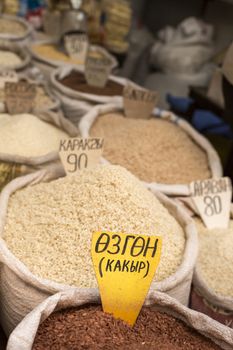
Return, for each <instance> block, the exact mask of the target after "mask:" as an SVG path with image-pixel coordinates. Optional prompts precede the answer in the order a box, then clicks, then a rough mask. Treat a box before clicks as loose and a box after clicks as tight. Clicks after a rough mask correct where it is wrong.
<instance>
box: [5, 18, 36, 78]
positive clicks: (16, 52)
mask: <svg viewBox="0 0 233 350" xmlns="http://www.w3.org/2000/svg"><path fill="white" fill-rule="evenodd" d="M0 23H1V16H0ZM30 62H31V56H30V54H29V52H28V51H27V49H26V48H25V47H23V46H21V45H20V44H18V43H15V42H10V41H7V40H2V39H0V70H1V69H12V70H16V71H17V72H22V71H23V70H26V69H27V68H28V66H29V64H30Z"/></svg>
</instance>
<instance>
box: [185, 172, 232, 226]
mask: <svg viewBox="0 0 233 350" xmlns="http://www.w3.org/2000/svg"><path fill="white" fill-rule="evenodd" d="M190 191H191V196H192V200H193V202H194V204H195V206H196V208H197V211H198V212H199V214H200V216H201V218H202V220H203V222H204V224H205V225H206V227H207V228H208V229H212V228H216V227H219V228H227V227H228V224H229V219H230V206H231V197H232V184H231V180H230V178H228V177H222V178H218V179H209V180H199V181H194V182H192V183H191V184H190Z"/></svg>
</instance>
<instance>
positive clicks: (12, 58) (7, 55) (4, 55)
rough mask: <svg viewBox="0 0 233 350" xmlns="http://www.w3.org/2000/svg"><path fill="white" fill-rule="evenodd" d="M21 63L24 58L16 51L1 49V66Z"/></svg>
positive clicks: (12, 65)
mask: <svg viewBox="0 0 233 350" xmlns="http://www.w3.org/2000/svg"><path fill="white" fill-rule="evenodd" d="M20 63H22V60H21V58H20V57H19V56H18V55H17V54H16V53H14V52H11V51H5V50H0V66H4V67H14V66H16V65H18V64H20Z"/></svg>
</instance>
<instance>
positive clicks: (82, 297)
mask: <svg viewBox="0 0 233 350" xmlns="http://www.w3.org/2000/svg"><path fill="white" fill-rule="evenodd" d="M90 303H91V304H95V303H99V299H98V297H97V295H96V293H95V292H93V291H92V290H90V291H88V292H87V293H85V292H80V291H79V290H77V289H69V290H67V291H65V292H61V293H57V294H55V295H53V296H51V297H50V298H48V299H46V300H45V301H44V302H43V303H41V304H40V305H38V306H37V307H36V308H35V309H34V310H33V311H32V312H30V313H29V314H28V315H27V316H26V317H25V318H24V319H23V320H22V322H21V323H20V324H19V325H18V326H17V327H16V328H15V330H14V331H13V332H12V334H11V335H10V338H9V341H8V344H7V350H18V349H20V350H31V349H32V346H33V342H34V339H35V336H36V333H37V330H38V328H39V325H40V324H41V323H42V322H43V321H44V320H46V319H47V318H48V317H49V316H50V315H51V314H52V313H53V312H56V311H59V310H62V309H66V308H70V307H82V306H83V307H85V306H86V305H87V304H90ZM147 306H153V309H154V310H158V311H160V312H164V313H166V314H168V315H172V316H173V317H175V318H176V319H178V320H181V321H182V322H184V323H185V324H186V325H188V326H189V327H190V328H192V329H194V330H196V331H197V332H198V333H200V334H202V335H204V336H205V337H207V338H209V339H211V340H212V341H213V342H214V343H216V344H217V345H219V346H220V347H221V348H222V349H225V350H230V349H232V348H233V330H231V329H229V328H227V327H225V326H223V325H221V324H219V323H218V322H216V321H214V320H212V319H210V318H209V317H207V316H205V315H202V314H200V313H198V312H195V311H193V310H191V309H188V308H187V307H185V306H183V305H182V304H180V303H179V302H177V301H176V300H175V299H173V298H171V297H170V296H168V295H166V294H164V293H160V292H152V293H150V294H149V295H148V297H147V299H146V301H145V304H144V307H147Z"/></svg>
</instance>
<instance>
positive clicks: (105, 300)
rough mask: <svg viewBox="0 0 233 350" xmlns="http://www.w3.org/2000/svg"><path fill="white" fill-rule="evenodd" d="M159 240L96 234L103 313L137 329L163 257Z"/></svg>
mask: <svg viewBox="0 0 233 350" xmlns="http://www.w3.org/2000/svg"><path fill="white" fill-rule="evenodd" d="M161 247H162V239H161V237H156V236H146V235H136V234H135V235H134V234H125V233H114V232H105V231H103V232H95V233H94V234H93V236H92V246H91V253H92V261H93V265H94V269H95V273H96V277H97V281H98V285H99V290H100V296H101V300H102V306H103V310H104V311H105V312H107V313H111V314H113V316H114V317H115V318H120V319H122V320H124V321H125V322H127V323H129V324H130V325H131V326H133V325H134V323H135V322H136V319H137V317H138V314H139V312H140V310H141V308H142V305H143V303H144V300H145V298H146V295H147V293H148V290H149V288H150V285H151V282H152V279H153V277H154V274H155V272H156V269H157V267H158V264H159V261H160V256H161Z"/></svg>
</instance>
